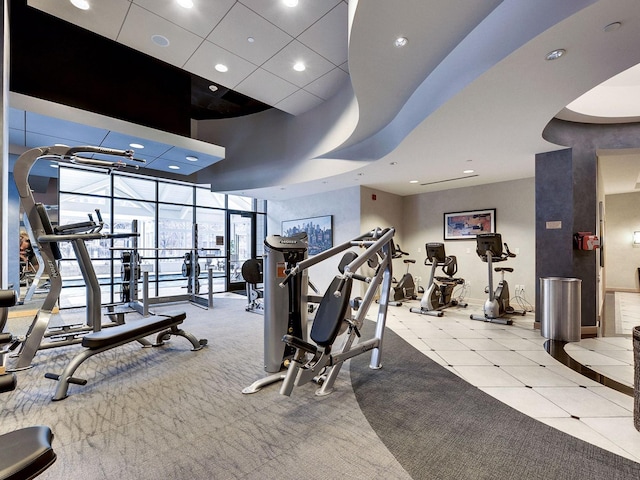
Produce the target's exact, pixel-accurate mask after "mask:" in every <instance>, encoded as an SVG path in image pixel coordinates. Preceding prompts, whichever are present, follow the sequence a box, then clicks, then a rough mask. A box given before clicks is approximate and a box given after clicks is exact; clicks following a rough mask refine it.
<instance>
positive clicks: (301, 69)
mask: <svg viewBox="0 0 640 480" xmlns="http://www.w3.org/2000/svg"><path fill="white" fill-rule="evenodd" d="M293 69H294V70H295V71H296V72H304V71H305V70H306V69H307V67H306V66H305V64H304V63H302V62H297V63H296V64H295V65H294V66H293Z"/></svg>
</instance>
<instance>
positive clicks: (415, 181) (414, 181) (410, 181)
mask: <svg viewBox="0 0 640 480" xmlns="http://www.w3.org/2000/svg"><path fill="white" fill-rule="evenodd" d="M409 183H418V180H409Z"/></svg>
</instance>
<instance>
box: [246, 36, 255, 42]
mask: <svg viewBox="0 0 640 480" xmlns="http://www.w3.org/2000/svg"><path fill="white" fill-rule="evenodd" d="M255 41H256V39H255V38H253V37H247V42H249V43H253V42H255Z"/></svg>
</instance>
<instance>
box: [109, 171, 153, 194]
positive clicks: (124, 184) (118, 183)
mask: <svg viewBox="0 0 640 480" xmlns="http://www.w3.org/2000/svg"><path fill="white" fill-rule="evenodd" d="M113 196H114V197H120V198H136V199H139V200H155V199H156V182H155V181H154V180H145V179H142V178H135V177H128V176H124V175H114V177H113Z"/></svg>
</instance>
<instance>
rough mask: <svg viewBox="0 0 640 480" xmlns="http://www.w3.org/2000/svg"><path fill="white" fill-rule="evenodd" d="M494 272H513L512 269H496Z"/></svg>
mask: <svg viewBox="0 0 640 480" xmlns="http://www.w3.org/2000/svg"><path fill="white" fill-rule="evenodd" d="M493 270H494V271H496V272H513V268H511V267H495V268H494V269H493Z"/></svg>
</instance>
